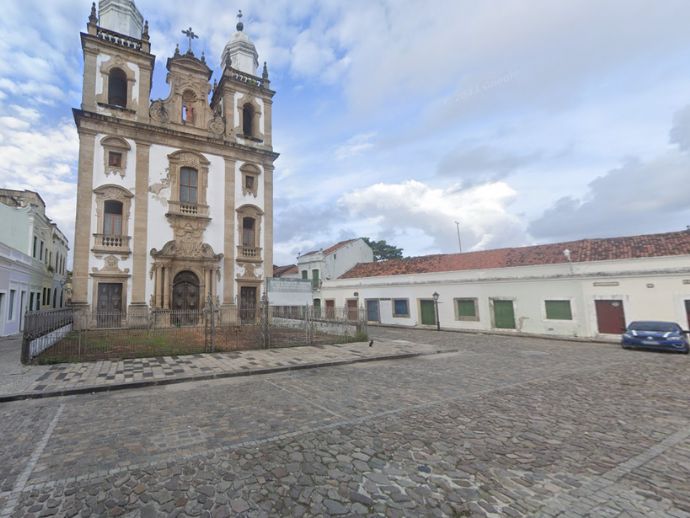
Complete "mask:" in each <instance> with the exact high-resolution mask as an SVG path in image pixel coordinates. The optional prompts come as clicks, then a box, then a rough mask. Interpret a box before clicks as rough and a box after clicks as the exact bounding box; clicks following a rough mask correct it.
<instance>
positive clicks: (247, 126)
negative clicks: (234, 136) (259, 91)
mask: <svg viewBox="0 0 690 518" xmlns="http://www.w3.org/2000/svg"><path fill="white" fill-rule="evenodd" d="M253 123H254V107H253V106H252V105H251V104H249V103H247V104H245V105H244V106H243V107H242V133H244V134H245V135H246V136H247V137H251V136H253V135H254V131H253V129H254V128H253Z"/></svg>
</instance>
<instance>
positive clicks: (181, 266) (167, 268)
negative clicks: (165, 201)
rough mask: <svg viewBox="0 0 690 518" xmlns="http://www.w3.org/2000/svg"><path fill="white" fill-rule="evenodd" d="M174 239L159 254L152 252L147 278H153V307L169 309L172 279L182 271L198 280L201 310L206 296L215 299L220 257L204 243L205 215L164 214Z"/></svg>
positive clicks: (207, 221)
mask: <svg viewBox="0 0 690 518" xmlns="http://www.w3.org/2000/svg"><path fill="white" fill-rule="evenodd" d="M166 216H167V218H168V222H169V223H170V226H171V227H172V229H173V235H174V237H175V239H173V240H172V241H168V242H167V243H166V244H165V245H164V246H163V248H162V249H161V250H160V251H159V250H156V249H155V248H154V249H152V250H151V257H153V260H154V262H153V267H152V270H151V273H150V275H151V276H152V278H154V279H155V283H154V296H153V300H152V301H151V302H152V306H153V307H157V308H165V309H169V308H170V307H171V302H172V291H171V290H172V284H173V279H175V277H176V276H177V275H178V274H179V273H181V272H192V273H194V274H195V275H196V277H197V278H198V279H199V291H200V294H201V296H202V298H201V307H203V306H204V305H205V304H206V301H207V300H208V297H209V296H211V297H213V298H214V299H215V298H216V297H217V293H216V290H217V288H216V284H217V282H218V279H219V277H220V265H221V259H223V254H216V253H215V252H214V251H213V247H211V245H209V244H208V243H204V242H203V237H204V231H205V230H206V227H207V226H208V224H209V222H210V221H211V219H210V218H207V217H205V216H196V215H183V214H177V213H173V212H169V213H168V214H166Z"/></svg>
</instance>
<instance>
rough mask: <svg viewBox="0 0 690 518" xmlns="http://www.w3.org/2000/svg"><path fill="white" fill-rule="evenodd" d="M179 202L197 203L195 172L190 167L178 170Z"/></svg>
mask: <svg viewBox="0 0 690 518" xmlns="http://www.w3.org/2000/svg"><path fill="white" fill-rule="evenodd" d="M180 201H181V202H182V203H197V172H196V169H192V168H191V167H183V168H181V169H180Z"/></svg>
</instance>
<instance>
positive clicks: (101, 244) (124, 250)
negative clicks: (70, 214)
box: [91, 234, 132, 255]
mask: <svg viewBox="0 0 690 518" xmlns="http://www.w3.org/2000/svg"><path fill="white" fill-rule="evenodd" d="M93 236H94V237H95V238H96V241H95V243H94V245H93V248H92V249H91V251H92V252H94V253H101V254H118V255H129V254H130V253H132V251H131V250H130V248H129V241H130V239H131V237H130V236H113V235H106V234H94V235H93Z"/></svg>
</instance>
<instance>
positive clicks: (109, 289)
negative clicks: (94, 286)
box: [96, 282, 122, 327]
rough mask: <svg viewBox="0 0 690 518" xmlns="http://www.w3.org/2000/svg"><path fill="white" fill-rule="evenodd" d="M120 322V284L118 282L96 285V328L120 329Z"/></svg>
mask: <svg viewBox="0 0 690 518" xmlns="http://www.w3.org/2000/svg"><path fill="white" fill-rule="evenodd" d="M121 322H122V284H121V283H119V282H100V283H98V300H97V302H96V325H98V327H120V325H121Z"/></svg>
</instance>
